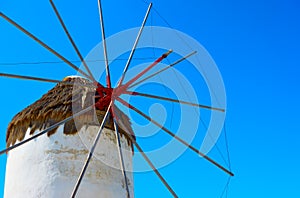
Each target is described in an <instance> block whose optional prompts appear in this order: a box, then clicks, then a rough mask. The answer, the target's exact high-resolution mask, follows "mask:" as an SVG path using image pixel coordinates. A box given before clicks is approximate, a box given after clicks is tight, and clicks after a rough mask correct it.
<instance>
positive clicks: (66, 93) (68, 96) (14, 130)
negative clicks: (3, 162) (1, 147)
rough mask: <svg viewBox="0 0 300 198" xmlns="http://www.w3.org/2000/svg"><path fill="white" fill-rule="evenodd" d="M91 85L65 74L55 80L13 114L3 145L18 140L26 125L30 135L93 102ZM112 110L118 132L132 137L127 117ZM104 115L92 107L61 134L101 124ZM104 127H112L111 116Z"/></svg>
mask: <svg viewBox="0 0 300 198" xmlns="http://www.w3.org/2000/svg"><path fill="white" fill-rule="evenodd" d="M71 83H74V84H71ZM93 87H94V85H93V84H92V83H91V82H90V81H88V80H86V79H83V78H79V77H66V78H65V79H64V81H63V82H62V83H58V84H57V85H56V86H55V87H54V88H53V89H51V90H50V91H48V93H46V94H45V95H43V96H42V98H41V99H39V100H37V101H36V102H34V103H33V104H31V105H29V106H28V107H26V108H25V109H24V110H22V111H21V112H19V113H18V114H17V115H15V116H14V118H13V119H12V121H11V122H10V124H9V126H8V129H7V133H6V146H7V147H8V146H10V145H13V144H15V143H16V141H17V140H18V141H22V140H23V139H24V137H25V133H26V131H27V129H28V128H30V134H33V133H34V132H35V131H36V130H43V129H45V128H47V127H49V126H51V125H53V124H54V123H57V122H59V121H62V120H64V119H66V118H68V117H69V116H71V115H72V114H74V112H75V113H76V112H79V111H81V110H82V109H85V108H87V107H89V106H90V105H92V104H94V101H95V100H94V95H95V88H93ZM72 110H73V111H72ZM114 113H115V114H117V116H118V118H119V119H120V121H119V122H118V123H119V125H121V127H119V131H120V132H121V134H124V135H126V136H127V137H128V135H131V136H133V131H132V128H131V123H130V121H129V118H128V117H127V116H126V115H125V114H124V113H122V112H121V111H120V110H119V109H118V108H117V107H115V106H114ZM104 114H105V111H100V110H92V111H90V112H87V113H85V114H83V115H80V116H78V117H76V118H75V119H72V120H71V121H69V122H67V123H65V125H64V134H67V135H72V134H76V133H77V132H78V131H79V130H80V129H81V128H82V127H83V126H86V125H95V124H97V123H101V122H102V120H103V116H104ZM96 115H97V116H96ZM105 127H106V128H109V129H113V122H112V117H110V119H109V120H108V121H107V122H106V125H105ZM125 128H126V129H125ZM56 130H57V128H56V129H54V130H52V131H50V132H48V136H50V135H52V134H54V133H55V132H56ZM125 131H126V132H125ZM127 139H128V138H127ZM129 142H130V141H129Z"/></svg>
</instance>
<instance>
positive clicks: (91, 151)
mask: <svg viewBox="0 0 300 198" xmlns="http://www.w3.org/2000/svg"><path fill="white" fill-rule="evenodd" d="M111 105H112V102H110V104H109V106H108V108H107V110H106V113H105V115H104V117H103V120H102V123H101V125H100V128H99V130H98V133H97V135H96V138H95V140H94V142H93V145H92V147H91V150H90V151H89V154H88V156H87V158H86V161H85V163H84V166H83V167H82V170H81V172H80V175H79V177H78V179H77V182H76V184H75V187H74V189H73V192H72V196H71V197H72V198H75V196H76V194H77V191H78V189H79V186H80V184H81V181H82V179H83V177H84V174H85V172H86V170H87V167H88V165H89V163H90V160H91V158H92V156H93V153H94V151H95V148H96V146H97V143H98V141H99V139H100V136H101V133H102V130H103V127H104V125H105V123H106V120H107V118H108V115H109V114H110V108H111Z"/></svg>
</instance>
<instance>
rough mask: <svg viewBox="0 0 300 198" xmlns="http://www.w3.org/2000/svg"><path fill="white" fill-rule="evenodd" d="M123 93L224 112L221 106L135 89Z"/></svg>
mask: <svg viewBox="0 0 300 198" xmlns="http://www.w3.org/2000/svg"><path fill="white" fill-rule="evenodd" d="M124 94H128V95H133V96H143V97H147V98H155V99H159V100H165V101H169V102H176V103H180V104H185V105H190V106H194V107H199V108H204V109H209V110H214V111H221V112H225V109H221V108H216V107H211V106H207V105H201V104H197V103H192V102H187V101H183V100H177V99H172V98H166V97H162V96H156V95H151V94H145V93H140V92H136V91H133V92H131V91H125V92H124Z"/></svg>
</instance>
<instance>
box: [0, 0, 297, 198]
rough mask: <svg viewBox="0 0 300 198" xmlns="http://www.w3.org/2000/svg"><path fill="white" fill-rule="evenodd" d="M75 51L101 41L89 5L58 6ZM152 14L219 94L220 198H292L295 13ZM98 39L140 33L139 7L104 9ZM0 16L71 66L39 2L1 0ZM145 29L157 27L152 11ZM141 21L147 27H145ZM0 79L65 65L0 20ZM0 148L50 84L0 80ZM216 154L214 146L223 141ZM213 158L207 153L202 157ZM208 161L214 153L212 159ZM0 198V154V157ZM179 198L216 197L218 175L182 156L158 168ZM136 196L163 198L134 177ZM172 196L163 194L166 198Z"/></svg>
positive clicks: (248, 5) (204, 5) (292, 7)
mask: <svg viewBox="0 0 300 198" xmlns="http://www.w3.org/2000/svg"><path fill="white" fill-rule="evenodd" d="M55 2H56V4H57V7H58V8H59V10H60V11H61V13H62V15H63V16H64V18H65V22H66V23H67V24H68V25H69V26H70V27H71V28H70V31H71V32H72V35H73V37H74V38H76V43H77V44H78V46H79V47H80V49H81V52H82V53H83V54H84V55H86V54H87V53H88V52H89V51H90V50H91V48H92V47H94V45H95V44H97V43H98V42H99V41H100V31H99V26H98V18H97V17H98V13H97V2H96V0H94V1H89V2H88V3H87V2H84V1H75V2H74V1H72V3H71V2H58V1H55ZM153 3H154V6H155V8H156V9H157V10H158V11H159V13H160V14H161V15H163V17H164V18H165V19H166V20H167V21H168V22H169V23H170V24H171V25H172V27H173V28H176V29H178V30H180V31H183V32H185V33H186V34H188V35H190V36H192V37H194V38H195V39H196V40H198V41H199V42H200V43H201V44H202V45H203V46H204V47H205V48H206V49H207V50H208V51H209V53H210V54H211V56H212V57H213V59H214V60H215V62H216V63H217V65H218V67H219V70H220V72H221V74H222V76H223V80H224V83H225V87H226V93H227V118H226V125H227V133H228V138H229V149H230V154H231V163H232V169H233V172H234V173H235V177H234V178H232V180H231V183H230V185H229V191H228V197H231V198H240V197H243V198H247V197H249V198H253V197H300V190H299V187H300V180H299V176H300V171H299V167H300V159H299V151H300V144H299V140H300V135H299V132H300V125H299V121H300V120H299V118H300V116H299V115H298V114H299V112H300V105H299V101H300V88H299V83H300V81H299V75H300V60H299V54H300V49H299V46H300V38H299V35H300V14H299V13H300V5H299V3H298V2H297V1H295V0H287V1H278V0H275V1H270V0H268V1H258V0H254V1H253V0H252V1H218V0H214V1H196V0H194V1H179V0H174V1H168V2H166V1H153ZM103 9H104V17H105V20H106V30H107V35H108V36H109V35H112V34H114V33H117V32H119V31H122V30H124V29H127V28H131V27H136V26H139V25H140V23H141V20H142V18H143V16H144V13H145V10H146V9H147V4H145V3H144V2H143V1H140V0H132V1H103ZM0 11H1V12H4V13H5V14H7V15H8V16H10V17H11V18H13V19H14V20H16V21H18V22H20V23H21V24H22V25H23V26H24V27H27V28H28V29H30V31H31V32H33V33H34V34H36V35H37V36H38V37H40V38H42V40H44V41H46V42H47V43H49V44H50V45H51V46H52V47H53V48H54V49H57V50H59V52H60V53H61V54H64V55H65V56H66V57H68V58H69V59H71V60H77V58H76V55H75V54H74V53H73V50H71V46H70V44H69V43H68V41H67V39H66V37H65V35H64V33H63V32H62V30H61V27H60V26H59V23H58V22H57V19H56V18H55V15H54V14H53V11H52V10H51V6H50V3H49V2H48V1H33V0H30V1H26V2H25V1H19V0H12V1H4V0H0ZM151 23H152V24H153V25H166V24H165V23H163V22H162V21H161V20H160V18H159V17H158V16H157V15H155V13H153V16H152V20H151ZM151 23H150V22H149V21H148V25H150V24H151ZM0 34H1V36H0V43H1V46H0V54H1V55H0V63H1V65H0V72H8V73H15V74H22V75H34V76H39V77H49V78H54V79H62V78H63V77H64V76H66V75H70V74H74V71H73V70H72V69H70V68H68V67H67V66H65V65H64V64H40V65H7V64H3V63H20V62H41V61H58V59H57V58H55V57H54V56H53V55H51V54H50V53H48V52H47V51H46V50H44V49H42V48H41V47H39V46H38V45H37V44H36V43H35V42H34V41H32V40H30V39H28V38H27V37H26V36H24V35H23V34H22V33H20V32H19V31H18V30H16V29H15V28H14V27H12V26H11V25H9V24H8V23H7V22H6V21H4V20H3V19H0ZM0 83H1V94H2V95H1V103H0V104H1V106H0V108H1V109H2V111H1V119H0V131H1V133H0V134H1V135H0V147H1V148H4V147H5V133H6V127H7V125H8V123H9V122H10V120H11V118H12V117H13V116H14V115H15V114H16V113H18V112H19V111H20V110H21V109H23V108H24V107H26V106H27V105H29V104H31V103H32V102H33V101H35V100H37V99H38V98H39V97H40V96H41V95H42V94H43V93H45V92H46V91H47V90H49V89H50V88H52V87H53V85H52V84H47V83H36V82H30V81H20V80H15V79H6V78H1V79H0ZM220 144H221V148H222V149H224V148H223V147H222V143H220ZM211 154H212V155H213V156H214V153H213V152H212V153H211ZM216 158H217V155H216ZM0 160H1V161H0V178H1V179H0V196H1V195H2V194H3V188H4V173H5V162H6V161H5V160H6V156H5V155H4V156H1V157H0ZM161 172H162V173H163V175H164V176H165V177H166V178H167V180H168V181H169V182H170V184H171V185H172V186H173V187H174V189H175V191H176V192H177V193H178V195H179V196H180V197H209V198H210V197H220V195H221V193H222V190H223V187H224V185H225V184H226V181H227V180H226V179H227V178H226V176H224V174H223V173H222V172H220V171H219V170H217V169H216V168H215V167H212V166H211V165H210V164H208V163H207V162H205V161H204V160H201V159H200V160H199V158H197V157H196V156H195V155H194V154H193V153H191V152H189V151H187V152H185V153H184V155H183V156H181V157H180V158H179V159H178V160H176V161H175V162H173V163H172V164H170V165H169V166H167V167H164V168H162V169H161ZM135 179H136V180H135V182H136V186H135V191H136V197H154V196H155V195H156V196H157V197H168V196H170V194H168V192H167V191H166V189H165V188H164V187H163V185H162V184H161V183H160V182H159V180H158V179H157V178H156V177H155V175H154V174H153V173H143V174H137V175H136V178H135ZM170 197H171V196H170Z"/></svg>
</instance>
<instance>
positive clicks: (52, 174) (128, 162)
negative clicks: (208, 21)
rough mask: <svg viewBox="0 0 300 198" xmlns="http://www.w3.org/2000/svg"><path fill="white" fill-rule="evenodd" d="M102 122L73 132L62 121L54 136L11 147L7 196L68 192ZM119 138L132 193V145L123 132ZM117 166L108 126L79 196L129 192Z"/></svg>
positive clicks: (50, 196)
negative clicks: (66, 132)
mask: <svg viewBox="0 0 300 198" xmlns="http://www.w3.org/2000/svg"><path fill="white" fill-rule="evenodd" d="M98 128H99V127H98V126H89V127H87V128H86V127H83V128H82V130H81V131H80V132H79V133H77V134H75V135H65V134H63V132H62V129H63V126H61V127H60V128H58V130H57V132H56V133H55V134H53V135H52V136H50V137H48V136H47V135H43V136H41V137H39V138H37V139H35V140H33V141H31V142H29V143H26V144H24V145H22V146H20V147H19V148H16V149H14V150H12V151H11V152H10V153H9V154H8V158H7V165H6V177H5V190H4V197H5V198H39V197H43V198H44V197H45V198H64V197H68V198H69V197H70V195H71V193H72V190H73V187H74V185H75V183H76V180H77V178H78V176H79V174H80V171H81V169H82V166H83V164H84V161H85V159H86V156H87V155H88V149H87V147H89V146H91V142H92V141H93V139H94V137H95V135H96V133H97V131H98ZM28 131H29V130H28ZM28 131H27V134H26V137H25V138H28V137H29V134H28ZM37 132H38V131H37ZM121 143H122V148H124V149H125V150H126V151H124V150H123V155H124V161H125V167H126V170H127V171H128V172H127V176H128V183H129V189H130V195H131V197H133V196H134V194H133V175H132V149H131V146H130V145H128V142H127V139H126V138H125V137H124V136H121ZM119 168H120V160H119V153H118V149H117V144H116V139H115V132H114V131H111V130H108V129H104V131H103V132H102V134H101V138H100V141H99V142H98V145H97V148H96V151H95V155H94V156H93V159H92V160H91V162H90V164H89V166H88V169H87V172H86V174H85V177H84V179H83V181H82V183H81V185H80V188H79V190H78V194H77V197H82V198H85V197H86V198H90V197H126V187H125V183H124V178H123V176H122V172H121V171H120V170H119Z"/></svg>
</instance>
